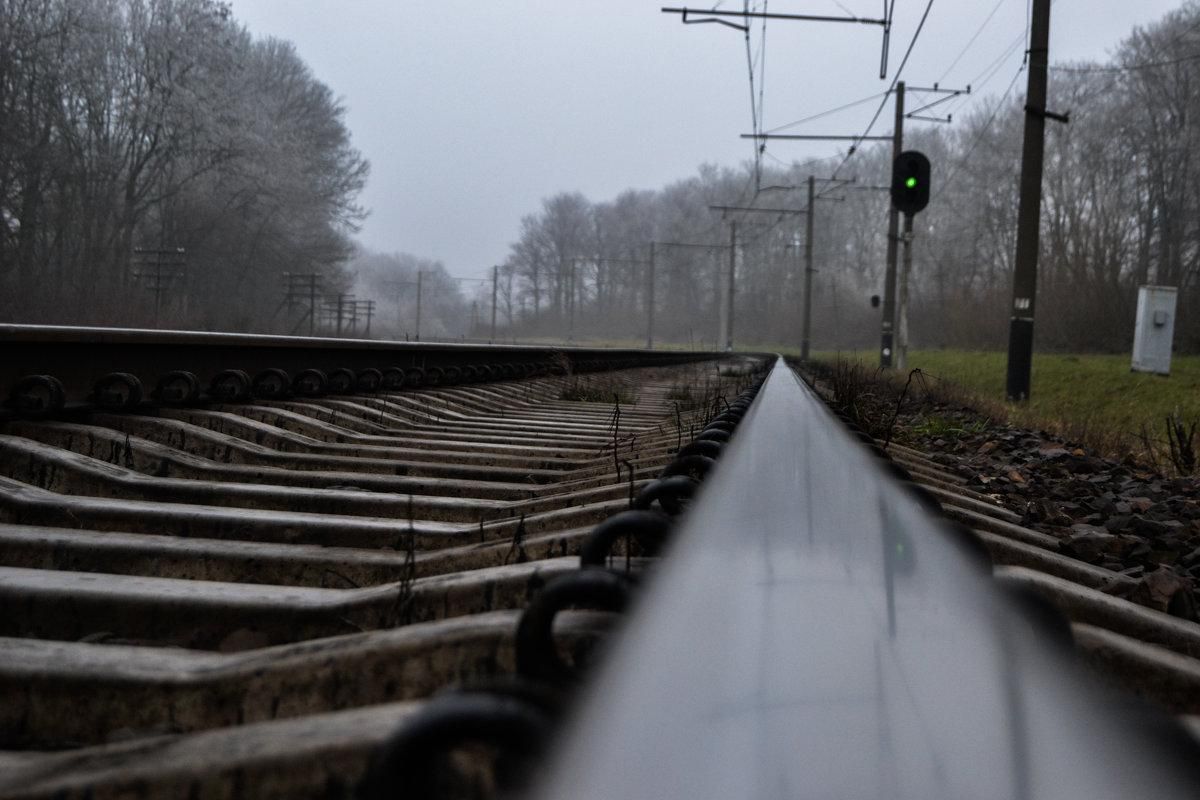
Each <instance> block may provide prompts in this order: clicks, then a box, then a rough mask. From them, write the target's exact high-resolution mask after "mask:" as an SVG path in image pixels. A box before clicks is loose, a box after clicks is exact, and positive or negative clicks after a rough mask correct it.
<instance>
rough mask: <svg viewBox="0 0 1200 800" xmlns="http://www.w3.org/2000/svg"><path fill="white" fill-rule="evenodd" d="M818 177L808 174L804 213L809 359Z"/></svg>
mask: <svg viewBox="0 0 1200 800" xmlns="http://www.w3.org/2000/svg"><path fill="white" fill-rule="evenodd" d="M816 186H817V179H816V178H815V177H813V176H812V175H809V176H808V213H807V214H805V215H804V317H803V319H802V321H801V325H802V327H801V334H800V358H801V359H802V360H804V361H807V360H808V350H809V339H810V335H811V333H812V291H813V272H814V270H813V212H814V210H815V207H816V204H817V192H816Z"/></svg>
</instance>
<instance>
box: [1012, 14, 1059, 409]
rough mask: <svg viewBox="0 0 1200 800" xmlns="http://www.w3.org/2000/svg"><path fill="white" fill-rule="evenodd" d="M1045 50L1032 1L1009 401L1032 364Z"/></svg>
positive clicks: (1021, 391) (1044, 24)
mask: <svg viewBox="0 0 1200 800" xmlns="http://www.w3.org/2000/svg"><path fill="white" fill-rule="evenodd" d="M1049 50H1050V0H1033V19H1032V26H1031V30H1030V41H1029V83H1028V87H1027V89H1026V92H1025V141H1024V144H1023V145H1022V149H1021V184H1020V186H1021V199H1020V206H1019V207H1018V210H1017V254H1016V264H1015V267H1014V271H1013V293H1012V307H1011V310H1010V318H1009V323H1008V374H1007V377H1006V381H1005V392H1006V394H1007V395H1008V399H1009V400H1010V401H1014V402H1021V401H1025V400H1028V399H1029V390H1030V373H1031V371H1032V367H1033V314H1034V299H1035V295H1036V294H1037V258H1038V235H1039V230H1038V226H1039V224H1040V222H1041V213H1042V160H1043V157H1044V152H1045V134H1046V71H1047V61H1048V59H1049Z"/></svg>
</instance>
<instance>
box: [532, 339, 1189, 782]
mask: <svg viewBox="0 0 1200 800" xmlns="http://www.w3.org/2000/svg"><path fill="white" fill-rule="evenodd" d="M746 422H747V423H748V424H746V425H744V426H743V429H742V431H741V433H740V435H739V437H738V438H737V440H736V441H735V442H734V443H733V444H732V445H731V446H730V449H729V452H727V453H726V454H725V455H724V457H723V458H722V460H721V462H720V464H719V465H718V467H717V469H716V470H715V473H714V474H713V476H712V477H711V478H710V480H711V481H712V483H711V485H710V487H709V490H708V491H706V492H705V493H704V494H703V495H701V497H700V498H698V500H697V501H696V504H695V506H694V507H693V509H692V512H691V513H690V514H689V516H688V518H687V520H686V521H685V523H684V526H683V528H682V529H681V530H680V531H679V535H678V537H677V538H676V540H675V541H676V546H675V547H674V548H673V549H672V551H671V553H670V558H669V559H667V561H666V562H665V564H664V566H663V569H662V573H661V575H660V576H659V578H658V580H657V581H656V582H655V583H654V584H653V585H652V586H651V587H650V589H649V593H648V594H647V596H646V597H645V598H643V601H642V602H641V603H640V604H639V611H638V613H637V614H636V615H635V617H634V618H633V619H632V620H631V622H630V625H629V628H628V629H627V630H626V631H625V635H624V636H623V637H622V638H621V640H620V643H619V644H618V646H617V647H616V648H615V649H614V651H613V653H612V658H611V659H610V660H609V661H608V662H607V663H606V664H605V668H604V669H603V671H602V672H601V673H600V674H599V675H598V676H597V679H596V681H595V682H594V683H593V685H592V686H591V690H590V692H589V694H588V698H587V701H586V702H585V703H584V704H583V708H582V709H581V712H580V714H579V716H578V717H577V718H576V719H575V721H574V723H573V726H572V728H571V730H570V731H569V733H568V736H566V737H565V738H564V743H563V746H562V748H561V750H560V752H559V753H558V755H557V759H556V761H555V762H554V764H553V766H552V767H551V769H550V772H549V773H548V775H547V776H546V782H545V783H544V785H543V786H542V787H541V790H540V793H539V794H536V795H535V796H536V797H539V798H562V797H572V798H601V797H604V798H609V797H647V798H650V797H653V798H664V799H666V800H670V799H671V798H684V797H686V798H689V800H696V799H697V798H701V799H702V798H728V797H745V798H783V797H830V798H833V797H853V798H963V797H973V798H1085V797H1086V798H1110V797H1111V798H1128V797H1134V796H1137V797H1146V796H1153V797H1158V798H1174V797H1179V798H1183V797H1194V796H1195V794H1194V793H1195V786H1196V785H1197V780H1198V778H1200V775H1198V768H1197V766H1196V765H1197V763H1200V762H1198V760H1197V758H1196V756H1197V748H1196V745H1195V743H1194V742H1193V741H1192V740H1191V739H1190V737H1188V736H1187V735H1186V734H1185V733H1184V732H1183V730H1182V728H1180V727H1178V726H1177V725H1176V723H1174V722H1173V721H1172V720H1170V719H1169V718H1167V717H1165V716H1162V715H1160V714H1158V713H1157V712H1150V711H1149V710H1147V709H1146V708H1145V707H1143V706H1142V705H1140V704H1139V703H1135V702H1133V701H1130V700H1126V699H1123V698H1122V697H1121V696H1119V695H1114V694H1112V693H1111V692H1109V691H1108V690H1107V689H1105V688H1102V687H1101V686H1100V685H1099V684H1098V683H1097V682H1096V681H1095V679H1094V678H1093V676H1092V675H1090V674H1089V673H1088V672H1087V671H1086V670H1085V669H1084V668H1083V666H1082V665H1081V664H1080V663H1079V662H1077V661H1076V660H1075V659H1074V657H1073V656H1072V654H1071V651H1070V649H1069V648H1068V647H1066V646H1065V645H1066V644H1067V643H1068V642H1067V641H1066V639H1065V637H1066V636H1067V635H1068V634H1067V632H1066V629H1065V626H1059V625H1056V624H1055V622H1054V619H1053V617H1052V615H1050V614H1044V613H1043V611H1042V609H1041V608H1039V607H1038V606H1037V605H1036V604H1022V603H1014V602H1013V601H1012V598H1010V597H1007V596H1005V595H1004V594H1002V591H1001V590H1000V589H999V588H998V587H997V586H996V585H995V584H993V583H992V582H991V581H990V580H989V579H988V577H987V574H986V572H984V571H983V570H982V569H981V568H980V565H979V562H978V561H977V560H976V559H975V558H974V557H973V554H972V553H971V552H969V551H968V550H967V549H966V548H964V547H962V546H961V543H960V541H959V540H957V539H955V538H954V537H953V535H952V534H951V533H950V532H949V530H948V529H947V528H945V527H943V523H940V522H938V521H936V520H934V519H933V518H932V517H930V516H929V515H928V514H927V513H926V512H925V511H924V510H923V509H922V508H921V507H920V504H919V501H918V500H917V499H916V498H915V497H914V496H911V495H910V494H909V493H907V492H906V491H904V489H903V488H901V487H900V486H898V485H896V484H895V483H892V482H889V481H886V480H884V478H883V472H882V470H881V469H880V468H879V466H878V465H877V464H874V463H872V456H871V455H870V454H869V453H868V452H867V451H866V450H864V449H862V448H856V447H853V445H852V442H851V439H850V438H849V437H848V435H847V434H846V433H845V432H844V431H843V430H842V429H840V427H839V426H837V425H835V424H833V423H834V420H833V417H832V415H831V414H830V413H829V412H828V411H827V410H826V409H825V408H824V407H823V406H822V405H821V404H820V403H819V402H817V400H816V399H815V398H814V397H813V396H812V395H811V393H810V391H809V390H808V389H807V387H805V386H804V385H803V384H801V383H800V382H799V381H798V380H797V379H796V377H795V375H794V374H793V373H792V372H791V371H790V370H789V369H787V368H786V367H785V366H784V364H783V363H782V361H780V362H778V363H777V365H776V366H775V368H774V371H773V372H772V374H771V376H770V378H769V379H768V381H767V382H766V384H765V385H764V387H763V390H762V391H761V392H760V394H759V397H758V399H757V401H756V402H755V404H754V406H753V407H752V408H751V410H750V411H749V413H748V414H747V417H746ZM731 497H737V498H738V502H736V503H734V502H730V500H729V498H731ZM1056 639H1057V640H1058V641H1057V642H1056V641H1055V640H1056ZM1048 645H1049V646H1048ZM1055 645H1058V646H1055Z"/></svg>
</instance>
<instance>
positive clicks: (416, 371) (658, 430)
mask: <svg viewBox="0 0 1200 800" xmlns="http://www.w3.org/2000/svg"><path fill="white" fill-rule="evenodd" d="M8 333H9V335H10V337H11V338H10V340H9V342H8V343H7V344H6V345H5V346H6V347H7V348H8V354H11V355H14V356H15V355H16V353H17V352H18V351H17V348H22V349H21V351H20V352H21V353H22V355H21V356H20V357H19V358H14V359H13V360H14V361H18V360H21V359H25V360H26V363H24V364H11V363H10V366H9V367H8V370H9V374H8V375H7V376H6V385H5V386H4V387H2V388H3V390H4V391H6V392H8V393H9V397H8V404H7V405H8V409H7V412H6V414H5V419H4V421H3V424H2V425H0V465H2V468H0V520H2V522H0V609H2V613H0V634H2V635H3V636H4V637H5V638H4V639H3V641H2V643H0V696H2V697H3V705H2V707H0V733H2V736H3V742H2V743H0V748H2V749H3V750H4V751H5V752H3V753H2V754H0V796H4V797H97V798H98V797H117V796H129V793H136V794H137V796H139V797H184V796H186V797H226V796H229V797H269V796H278V797H284V796H286V797H304V796H314V797H315V796H321V797H324V796H337V795H339V794H347V795H348V793H349V792H351V791H352V790H353V787H354V785H355V783H356V782H357V781H358V780H359V778H360V776H361V774H362V772H363V769H364V767H365V765H366V763H367V760H368V758H369V756H370V755H371V753H372V752H373V751H374V750H375V749H376V748H377V747H378V746H379V744H380V743H381V742H382V741H383V740H384V738H385V737H386V736H388V735H389V734H390V733H391V732H392V731H393V730H394V729H395V728H396V727H397V726H398V725H400V723H401V722H402V720H403V719H404V718H405V716H406V715H409V714H411V713H413V712H414V711H415V710H417V709H419V708H420V706H421V704H422V702H424V701H425V700H426V699H427V698H428V697H430V696H431V695H433V694H435V693H436V692H437V691H439V690H441V689H443V688H445V687H447V686H450V685H454V684H458V683H462V682H469V681H473V680H481V679H485V678H488V677H490V676H495V675H501V674H505V673H511V672H512V671H513V669H514V663H513V659H514V654H513V644H512V639H513V634H514V629H515V626H516V623H517V618H518V614H519V612H520V610H521V609H522V608H524V606H525V604H526V603H527V602H528V600H529V599H530V598H531V597H532V596H533V595H534V594H536V593H537V591H538V590H539V588H540V587H541V586H542V585H544V584H545V583H546V581H547V580H549V579H550V578H552V577H554V576H555V575H558V574H561V573H563V572H565V571H568V570H574V569H575V568H576V567H577V565H578V552H579V546H580V542H581V540H582V539H583V537H584V536H585V535H586V534H587V532H588V531H589V530H590V529H591V528H592V527H594V526H595V524H596V523H598V522H600V521H601V520H603V519H605V518H606V517H608V516H610V515H612V514H613V513H615V512H616V511H620V510H622V509H624V508H627V507H628V505H629V498H630V493H631V492H636V491H637V490H639V489H640V488H641V487H642V486H644V485H645V484H646V483H647V482H648V481H649V480H650V479H652V478H653V477H654V476H655V475H657V473H658V472H659V471H660V470H661V469H662V467H663V466H664V465H665V464H666V463H667V462H669V461H670V460H671V458H672V457H673V455H674V453H675V451H676V450H677V449H678V448H679V446H680V444H681V442H686V441H688V440H689V439H690V438H691V435H693V434H694V433H697V432H699V430H700V429H701V428H702V427H703V424H704V422H706V421H707V418H708V417H711V416H712V415H713V414H714V413H715V411H714V410H713V409H714V407H717V408H719V404H720V402H721V400H722V398H723V397H724V396H725V395H730V393H733V392H735V391H736V389H737V387H738V385H740V384H741V383H744V382H745V380H746V378H745V377H744V376H741V374H742V372H743V371H744V364H741V363H740V362H735V361H733V360H727V361H724V362H719V361H718V360H716V359H715V358H714V357H713V356H705V357H702V358H701V357H697V356H695V355H692V354H688V353H676V354H670V353H667V354H664V353H650V354H645V353H638V352H632V351H629V352H611V351H587V350H579V349H573V350H568V351H554V350H550V349H547V348H469V347H454V346H448V347H446V346H443V347H439V346H408V347H405V346H396V347H393V348H387V347H380V346H379V345H378V343H359V344H358V345H357V346H356V345H355V344H354V343H350V344H347V343H344V342H327V341H323V342H314V341H308V342H299V343H289V342H288V341H286V340H284V339H281V338H272V337H263V338H255V337H219V336H218V337H205V336H199V335H185V334H179V335H170V334H168V335H166V336H163V335H157V334H151V333H144V334H130V333H126V332H120V331H100V332H82V333H75V332H72V331H70V330H67V329H43V330H31V329H21V330H13V331H9V332H8ZM39 359H40V360H39ZM18 372H20V373H22V374H20V375H17V373H18ZM722 372H724V373H728V374H721V373H722ZM740 376H741V377H740ZM333 380H345V381H346V385H342V386H332V385H331V381H333ZM381 381H382V382H383V383H384V385H380V382H381ZM197 388H198V389H199V390H200V392H201V394H200V395H199V396H197V393H196V389H197ZM105 392H107V393H108V395H107V396H101V395H102V394H103V393H105ZM171 392H175V394H171ZM223 392H226V393H228V394H227V396H222V393H223ZM572 393H574V394H572ZM575 395H579V396H581V397H584V398H585V399H581V400H570V399H563V398H564V397H572V396H575ZM614 395H615V397H614ZM139 398H140V399H139ZM568 623H569V620H568ZM565 635H566V636H568V637H570V636H574V637H575V638H576V639H586V638H588V637H590V636H592V635H593V634H592V633H591V632H589V629H588V628H587V627H586V625H583V626H581V625H580V624H579V623H578V621H577V622H576V624H575V626H574V628H571V627H570V626H569V625H568V627H567V630H566V633H565Z"/></svg>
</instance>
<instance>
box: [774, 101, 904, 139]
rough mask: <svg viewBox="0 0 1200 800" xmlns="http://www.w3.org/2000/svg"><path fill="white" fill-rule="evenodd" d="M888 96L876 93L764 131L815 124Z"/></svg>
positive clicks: (775, 131)
mask: <svg viewBox="0 0 1200 800" xmlns="http://www.w3.org/2000/svg"><path fill="white" fill-rule="evenodd" d="M887 95H888V93H887V92H876V93H875V94H873V95H871V96H870V97H864V98H862V99H861V100H854V101H852V102H849V103H846V104H845V105H842V106H838V107H837V108H831V109H829V110H827V111H822V112H820V113H817V114H813V115H811V116H807V117H802V118H801V119H798V120H795V121H793V122H788V123H785V124H783V125H780V126H779V127H777V128H771V130H769V131H763V133H778V132H779V131H783V130H787V129H788V128H794V127H796V126H797V125H803V124H804V123H806V122H814V121H816V120H818V119H821V118H823V117H828V116H830V115H832V114H836V113H837V112H839V111H845V110H846V109H848V108H854V107H855V106H861V105H863V104H864V103H869V102H871V101H872V100H878V99H879V98H880V97H887Z"/></svg>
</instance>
